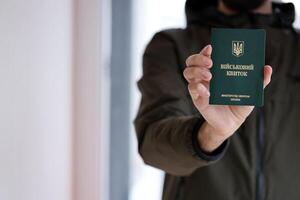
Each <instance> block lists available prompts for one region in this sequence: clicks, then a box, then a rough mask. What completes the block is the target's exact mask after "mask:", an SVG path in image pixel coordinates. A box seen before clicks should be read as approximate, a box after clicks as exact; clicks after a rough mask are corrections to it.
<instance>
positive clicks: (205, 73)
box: [183, 45, 272, 152]
mask: <svg viewBox="0 0 300 200" xmlns="http://www.w3.org/2000/svg"><path fill="white" fill-rule="evenodd" d="M211 52H212V47H211V45H207V46H206V47H204V48H203V49H202V50H201V52H200V53H199V54H194V55H191V56H190V57H188V58H187V59H186V65H187V67H186V69H185V70H184V72H183V75H184V77H185V79H186V80H187V81H188V83H189V85H188V90H189V93H190V95H191V97H192V100H193V103H194V105H195V106H196V108H197V109H198V111H199V112H200V113H201V115H202V116H203V117H204V119H205V120H206V122H205V123H204V124H203V125H202V126H201V128H200V130H199V132H198V142H199V145H200V147H201V148H202V149H203V150H204V151H206V152H212V151H213V150H215V149H216V148H217V147H218V146H219V145H221V144H222V142H223V141H224V140H226V139H227V138H228V137H230V136H231V135H232V134H233V133H234V132H235V131H236V130H237V129H238V128H239V127H240V126H241V124H242V123H243V122H244V121H245V119H246V118H247V117H248V116H249V114H250V113H251V111H252V110H253V108H254V106H227V105H224V106H223V105H209V96H210V92H209V83H210V80H211V78H212V74H211V73H210V68H211V67H212V60H211V58H210V56H211ZM271 75H272V68H271V66H268V65H266V66H264V88H265V87H266V86H267V85H268V84H269V83H270V81H271Z"/></svg>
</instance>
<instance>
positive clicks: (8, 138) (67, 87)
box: [0, 0, 73, 200]
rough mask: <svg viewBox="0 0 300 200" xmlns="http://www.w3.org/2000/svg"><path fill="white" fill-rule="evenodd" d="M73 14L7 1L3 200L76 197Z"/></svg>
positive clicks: (59, 0) (58, 7)
mask: <svg viewBox="0 0 300 200" xmlns="http://www.w3.org/2000/svg"><path fill="white" fill-rule="evenodd" d="M72 12H73V2H72V1H71V0H51V1H50V0H48V1H47V0H26V1H21V0H4V1H0V32H1V34H0V35H1V36H0V124H1V125H0V199H3V200H21V199H22V200H33V199H39V200H40V199H43V200H54V199H56V200H67V199H70V198H71V181H70V180H71V173H72V164H71V161H72V157H71V154H72V153H71V146H72V131H71V130H72V115H71V112H72V108H71V102H72V84H71V80H72V63H73V60H72V51H73V48H72V45H73V40H72V35H73V30H72V25H73V13H72Z"/></svg>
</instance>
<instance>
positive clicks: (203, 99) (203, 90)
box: [188, 83, 210, 111]
mask: <svg viewBox="0 0 300 200" xmlns="http://www.w3.org/2000/svg"><path fill="white" fill-rule="evenodd" d="M188 89H189V93H190V95H191V97H192V100H193V102H194V104H195V105H196V106H197V108H198V110H199V111H200V110H202V109H203V108H205V107H206V106H208V104H209V96H210V93H209V89H208V87H207V85H204V84H202V83H190V84H189V85H188Z"/></svg>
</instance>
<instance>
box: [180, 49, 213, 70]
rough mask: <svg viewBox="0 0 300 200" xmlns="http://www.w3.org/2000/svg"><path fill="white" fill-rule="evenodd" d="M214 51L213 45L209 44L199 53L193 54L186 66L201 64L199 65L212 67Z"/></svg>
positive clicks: (187, 60)
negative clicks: (211, 56)
mask: <svg viewBox="0 0 300 200" xmlns="http://www.w3.org/2000/svg"><path fill="white" fill-rule="evenodd" d="M211 52H212V47H211V45H207V46H206V47H204V48H203V49H202V50H201V52H200V53H199V54H194V55H191V56H190V57H188V58H187V59H186V66H187V67H191V66H199V67H205V68H211V67H212V60H211V58H210V55H211Z"/></svg>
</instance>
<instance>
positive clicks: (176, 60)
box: [135, 0, 300, 200]
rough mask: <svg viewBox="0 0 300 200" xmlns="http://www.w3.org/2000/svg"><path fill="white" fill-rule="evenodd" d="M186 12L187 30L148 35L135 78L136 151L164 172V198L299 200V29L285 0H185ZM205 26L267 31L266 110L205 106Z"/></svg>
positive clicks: (207, 69)
mask: <svg viewBox="0 0 300 200" xmlns="http://www.w3.org/2000/svg"><path fill="white" fill-rule="evenodd" d="M186 15H187V27H186V28H185V29H172V30H165V31H162V32H159V33H157V34H156V35H155V36H154V37H153V39H152V40H151V42H150V43H149V45H148V46H147V48H146V50H145V54H144V59H143V76H142V78H141V80H140V81H139V82H138V86H139V89H140V91H141V93H142V100H141V105H140V109H139V112H138V115H137V117H136V119H135V127H136V132H137V136H138V142H139V152H140V154H141V156H142V158H143V159H144V161H145V163H146V164H149V165H151V166H154V167H157V168H159V169H162V170H164V171H165V172H166V177H165V184H164V192H163V199H164V200H262V199H267V200H283V199H288V200H299V199H300V170H299V169H300V93H299V92H300V55H299V51H298V47H299V46H300V40H299V39H300V38H299V37H300V35H299V33H297V32H296V30H295V29H294V28H293V26H292V23H293V21H294V17H295V12H294V6H293V4H291V3H288V4H283V3H274V2H271V1H270V0H187V2H186ZM211 27H229V28H264V29H265V30H266V36H267V41H266V63H267V64H268V65H266V66H265V67H264V86H267V85H268V84H269V83H270V84H269V85H268V87H266V88H265V94H264V97H265V100H264V104H265V105H264V107H262V108H254V107H252V106H215V105H209V104H208V98H209V82H210V80H211V78H212V74H211V73H210V68H211V67H212V63H213V60H211V58H210V55H211V52H212V51H213V49H212V47H211V46H210V45H209V44H210V31H211ZM199 52H200V53H199ZM269 65H270V66H272V68H273V74H272V68H271V67H270V66H269ZM271 75H272V81H271V82H270V80H271Z"/></svg>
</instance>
